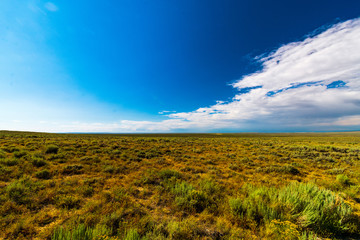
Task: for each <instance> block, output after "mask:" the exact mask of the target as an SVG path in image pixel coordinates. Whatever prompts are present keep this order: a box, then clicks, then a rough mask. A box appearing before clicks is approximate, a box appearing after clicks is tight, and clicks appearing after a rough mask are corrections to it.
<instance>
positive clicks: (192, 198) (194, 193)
mask: <svg viewBox="0 0 360 240" xmlns="http://www.w3.org/2000/svg"><path fill="white" fill-rule="evenodd" d="M171 192H172V193H173V194H175V204H176V205H177V206H178V207H179V208H180V209H182V210H185V211H189V212H198V213H199V212H202V211H203V210H204V209H205V208H206V207H207V206H208V198H207V197H206V195H205V193H204V192H203V191H198V190H195V188H194V187H193V186H192V185H191V184H188V183H187V182H181V183H176V184H175V185H174V187H173V188H172V189H171Z"/></svg>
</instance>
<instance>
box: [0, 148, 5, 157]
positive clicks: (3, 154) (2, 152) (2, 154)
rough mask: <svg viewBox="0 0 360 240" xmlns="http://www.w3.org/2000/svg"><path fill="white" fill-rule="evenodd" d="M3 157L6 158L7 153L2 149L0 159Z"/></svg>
mask: <svg viewBox="0 0 360 240" xmlns="http://www.w3.org/2000/svg"><path fill="white" fill-rule="evenodd" d="M1 158H6V153H5V152H4V151H3V150H1V149H0V159H1Z"/></svg>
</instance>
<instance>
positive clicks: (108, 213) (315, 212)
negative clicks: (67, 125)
mask: <svg viewBox="0 0 360 240" xmlns="http://www.w3.org/2000/svg"><path fill="white" fill-rule="evenodd" d="M1 238H4V239H53V240H58V239H74V240H75V239H127V240H130V239H133V240H136V239H149V240H151V239H179V240H182V239H326V238H330V239H360V133H359V132H349V133H311V134H163V135H161V134H157V135H155V134H154V135H106V134H103V135H101V134H99V135H95V134H92V135H91V134H45V133H22V132H6V131H3V132H0V239H1Z"/></svg>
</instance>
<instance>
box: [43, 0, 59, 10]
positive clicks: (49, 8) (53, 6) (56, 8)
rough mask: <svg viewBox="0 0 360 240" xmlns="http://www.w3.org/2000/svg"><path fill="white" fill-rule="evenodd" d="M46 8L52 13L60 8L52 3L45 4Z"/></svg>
mask: <svg viewBox="0 0 360 240" xmlns="http://www.w3.org/2000/svg"><path fill="white" fill-rule="evenodd" d="M45 8H46V9H47V10H48V11H50V12H56V11H58V10H59V8H58V6H56V5H55V4H54V3H52V2H47V3H45Z"/></svg>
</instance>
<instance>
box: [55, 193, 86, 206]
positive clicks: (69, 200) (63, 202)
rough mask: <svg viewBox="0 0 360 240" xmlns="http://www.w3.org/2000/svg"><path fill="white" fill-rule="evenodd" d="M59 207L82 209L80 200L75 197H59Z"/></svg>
mask: <svg viewBox="0 0 360 240" xmlns="http://www.w3.org/2000/svg"><path fill="white" fill-rule="evenodd" d="M56 202H57V205H58V206H59V207H61V208H65V209H73V208H79V207H80V203H81V201H80V199H79V198H77V197H75V196H71V195H68V196H59V197H57V200H56Z"/></svg>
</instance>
